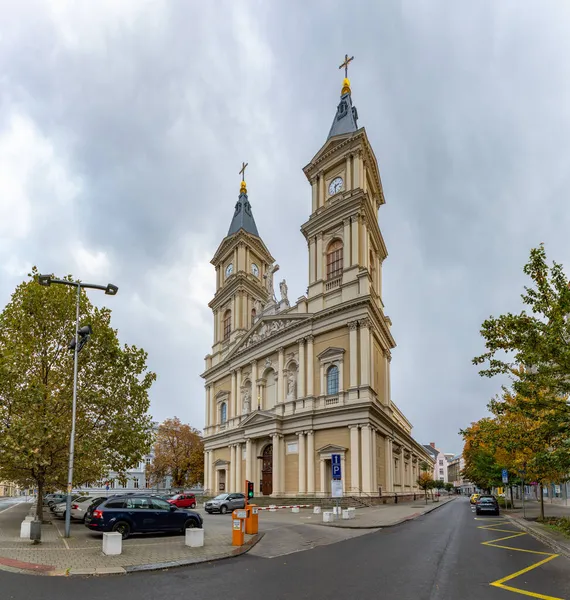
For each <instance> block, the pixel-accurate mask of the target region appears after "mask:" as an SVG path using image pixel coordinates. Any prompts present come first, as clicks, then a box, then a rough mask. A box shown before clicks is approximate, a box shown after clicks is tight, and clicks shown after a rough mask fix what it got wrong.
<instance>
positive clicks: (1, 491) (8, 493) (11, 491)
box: [0, 481, 18, 498]
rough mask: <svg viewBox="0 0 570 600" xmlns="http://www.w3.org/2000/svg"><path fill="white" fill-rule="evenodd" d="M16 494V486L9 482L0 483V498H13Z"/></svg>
mask: <svg viewBox="0 0 570 600" xmlns="http://www.w3.org/2000/svg"><path fill="white" fill-rule="evenodd" d="M17 494H18V486H17V485H16V484H15V483H11V482H10V481H0V498H2V497H9V498H11V497H13V496H16V495H17Z"/></svg>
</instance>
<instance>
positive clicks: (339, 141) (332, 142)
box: [305, 131, 357, 169]
mask: <svg viewBox="0 0 570 600" xmlns="http://www.w3.org/2000/svg"><path fill="white" fill-rule="evenodd" d="M355 133H357V132H354V131H351V132H350V133H345V134H343V135H335V136H334V137H331V138H329V139H328V140H327V141H326V142H325V143H324V145H323V146H322V148H321V149H320V150H319V151H318V152H317V153H316V154H315V156H313V158H312V160H311V162H310V164H309V165H307V166H306V167H305V169H307V168H310V167H311V166H312V165H314V164H315V163H317V162H318V161H319V160H320V159H321V157H323V156H324V155H325V154H328V153H329V152H331V151H332V150H334V148H335V147H336V146H341V145H343V142H346V141H347V140H350V138H352V137H353V136H354V135H355Z"/></svg>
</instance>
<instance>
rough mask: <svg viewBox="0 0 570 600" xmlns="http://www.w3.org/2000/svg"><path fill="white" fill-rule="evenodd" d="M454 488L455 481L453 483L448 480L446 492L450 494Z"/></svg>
mask: <svg viewBox="0 0 570 600" xmlns="http://www.w3.org/2000/svg"><path fill="white" fill-rule="evenodd" d="M453 490H454V487H453V483H451V482H449V481H448V482H447V483H446V484H445V491H446V492H447V493H448V494H449V493H450V492H452V491H453Z"/></svg>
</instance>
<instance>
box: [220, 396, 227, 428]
mask: <svg viewBox="0 0 570 600" xmlns="http://www.w3.org/2000/svg"><path fill="white" fill-rule="evenodd" d="M227 420H228V405H227V404H226V403H225V402H222V404H220V425H223V424H224V423H225V422H226V421H227Z"/></svg>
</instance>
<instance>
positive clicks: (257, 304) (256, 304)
mask: <svg viewBox="0 0 570 600" xmlns="http://www.w3.org/2000/svg"><path fill="white" fill-rule="evenodd" d="M253 309H254V310H255V316H256V317H259V315H261V311H262V310H263V306H262V305H261V300H259V298H258V299H257V300H256V301H255V302H254V303H253Z"/></svg>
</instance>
